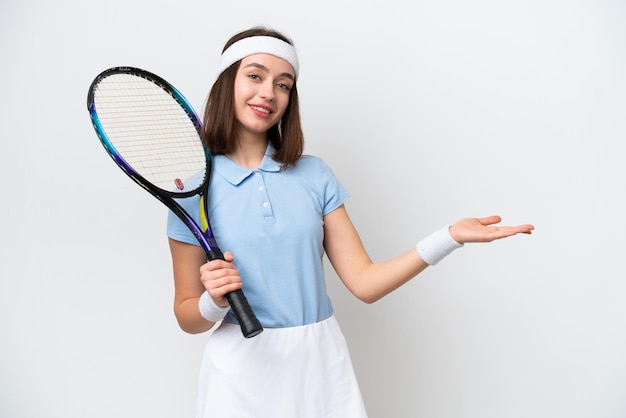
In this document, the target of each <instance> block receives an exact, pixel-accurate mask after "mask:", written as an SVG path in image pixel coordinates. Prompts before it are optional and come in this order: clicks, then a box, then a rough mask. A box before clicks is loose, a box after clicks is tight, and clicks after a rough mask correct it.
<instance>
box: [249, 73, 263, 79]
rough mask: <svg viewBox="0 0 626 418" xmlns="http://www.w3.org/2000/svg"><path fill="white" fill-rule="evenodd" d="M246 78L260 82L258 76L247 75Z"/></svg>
mask: <svg viewBox="0 0 626 418" xmlns="http://www.w3.org/2000/svg"><path fill="white" fill-rule="evenodd" d="M248 78H250V79H252V80H260V79H261V77H260V76H259V75H258V74H249V75H248Z"/></svg>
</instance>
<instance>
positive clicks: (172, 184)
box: [87, 67, 263, 338]
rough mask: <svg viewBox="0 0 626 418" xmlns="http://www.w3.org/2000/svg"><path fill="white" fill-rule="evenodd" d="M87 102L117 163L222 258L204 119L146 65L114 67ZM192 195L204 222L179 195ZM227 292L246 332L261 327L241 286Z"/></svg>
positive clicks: (213, 254) (215, 256) (210, 252)
mask: <svg viewBox="0 0 626 418" xmlns="http://www.w3.org/2000/svg"><path fill="white" fill-rule="evenodd" d="M87 107H88V109H89V113H90V116H91V122H92V124H93V127H94V129H95V130H96V133H97V134H98V138H100V142H102V145H104V148H105V149H106V151H107V152H108V153H109V155H110V156H111V158H113V160H114V161H115V162H116V163H117V165H118V166H119V167H120V168H121V169H122V170H123V171H124V172H125V173H126V174H127V175H128V176H129V177H130V178H131V179H133V180H134V181H135V182H136V183H137V184H139V185H140V186H141V187H143V188H144V189H146V190H147V191H148V192H150V193H151V194H152V195H154V197H156V198H157V199H159V200H160V201H161V202H163V203H164V204H165V205H166V206H167V207H168V208H169V209H170V210H171V211H172V212H174V213H175V214H176V215H177V216H178V217H179V218H180V219H181V220H182V221H183V222H184V223H185V225H187V227H188V228H189V229H190V230H191V232H192V233H193V234H194V236H195V237H196V238H197V239H198V242H199V243H200V245H201V246H202V248H203V249H204V251H205V252H206V256H207V259H208V260H215V259H221V260H223V259H224V255H223V254H222V251H221V250H220V248H219V247H218V245H217V242H216V240H215V238H214V236H213V232H212V230H211V224H210V223H209V216H208V210H207V208H208V202H207V200H208V198H205V196H207V191H208V187H209V180H210V176H211V167H212V156H211V154H210V153H209V151H208V150H207V149H206V147H204V145H203V143H202V141H201V139H200V131H201V122H200V120H199V119H198V116H197V115H196V113H195V111H194V110H193V108H192V107H191V105H190V104H189V103H188V102H187V100H186V99H185V98H184V97H183V95H182V94H181V93H180V92H179V91H178V90H176V89H175V88H174V87H173V86H172V85H171V84H169V83H168V82H167V81H165V80H164V79H162V78H161V77H159V76H157V75H154V74H151V73H149V72H148V71H144V70H141V69H138V68H132V67H114V68H110V69H108V70H105V71H103V72H102V73H100V74H99V75H98V76H97V77H96V78H95V79H94V81H93V82H92V83H91V86H90V87H89V93H88V96H87ZM194 195H199V196H200V206H201V207H200V213H201V220H200V225H199V224H198V223H197V222H195V221H194V220H193V219H192V217H191V216H190V215H189V214H188V213H187V212H186V211H185V210H184V209H183V208H182V206H181V205H180V204H179V203H177V202H176V200H175V199H178V198H185V197H190V196H194ZM226 298H227V300H228V303H229V304H230V307H231V308H232V310H233V312H234V313H235V316H236V317H237V320H238V321H239V324H240V326H241V331H242V333H243V335H244V337H246V338H251V337H254V336H255V335H257V334H259V333H260V332H261V331H263V327H262V326H261V323H260V322H259V320H258V319H257V318H256V316H255V315H254V312H253V311H252V308H251V307H250V305H249V304H248V301H247V299H246V297H245V295H244V293H243V291H242V290H241V289H239V290H236V291H234V292H231V293H228V294H227V295H226Z"/></svg>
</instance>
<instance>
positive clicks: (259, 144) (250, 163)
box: [226, 138, 267, 169]
mask: <svg viewBox="0 0 626 418" xmlns="http://www.w3.org/2000/svg"><path fill="white" fill-rule="evenodd" d="M266 149H267V138H265V139H263V140H260V139H259V138H256V139H254V140H250V139H248V140H246V139H245V138H242V139H241V140H240V141H239V144H238V146H237V148H236V149H235V150H234V151H233V152H231V153H228V154H226V156H227V157H228V158H230V159H231V160H233V161H234V162H236V163H237V164H239V165H241V166H243V167H246V168H251V169H254V168H258V167H259V166H260V165H261V161H262V160H263V157H264V156H265V150H266Z"/></svg>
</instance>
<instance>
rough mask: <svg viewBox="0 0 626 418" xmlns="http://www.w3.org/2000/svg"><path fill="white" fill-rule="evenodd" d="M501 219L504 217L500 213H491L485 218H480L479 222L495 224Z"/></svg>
mask: <svg viewBox="0 0 626 418" xmlns="http://www.w3.org/2000/svg"><path fill="white" fill-rule="evenodd" d="M501 221H502V218H501V217H500V216H498V215H491V216H487V217H485V218H478V222H480V223H481V224H482V225H493V224H497V223H498V222H501Z"/></svg>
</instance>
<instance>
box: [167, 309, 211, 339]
mask: <svg viewBox="0 0 626 418" xmlns="http://www.w3.org/2000/svg"><path fill="white" fill-rule="evenodd" d="M174 316H175V317H176V322H177V323H178V327H179V328H180V329H181V330H182V331H183V332H185V333H187V334H191V335H195V334H201V333H203V332H206V331H208V330H210V329H211V328H213V326H214V325H215V322H208V321H206V320H205V319H201V320H199V321H198V320H194V319H192V318H189V317H188V316H187V315H185V313H184V310H182V312H179V311H178V310H177V309H174Z"/></svg>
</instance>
